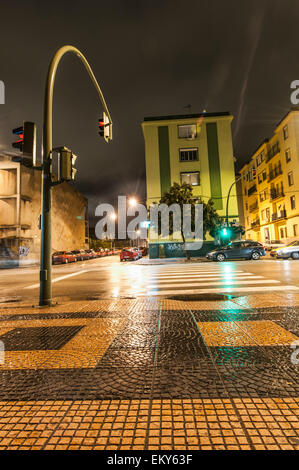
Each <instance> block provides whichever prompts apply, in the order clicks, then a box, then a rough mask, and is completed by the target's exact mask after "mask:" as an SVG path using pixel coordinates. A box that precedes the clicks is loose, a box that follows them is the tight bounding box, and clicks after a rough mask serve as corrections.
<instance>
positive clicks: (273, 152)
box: [266, 143, 280, 162]
mask: <svg viewBox="0 0 299 470" xmlns="http://www.w3.org/2000/svg"><path fill="white" fill-rule="evenodd" d="M279 152H280V147H279V144H278V143H277V144H275V145H273V147H271V148H270V150H269V152H268V153H267V157H266V162H268V161H269V160H271V158H273V157H274V156H275V155H277V154H278V153H279Z"/></svg>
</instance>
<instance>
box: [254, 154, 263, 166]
mask: <svg viewBox="0 0 299 470" xmlns="http://www.w3.org/2000/svg"><path fill="white" fill-rule="evenodd" d="M264 158H265V153H264V151H262V152H261V153H260V154H259V155H258V156H257V157H256V166H259V165H260V164H261V163H263V161H264Z"/></svg>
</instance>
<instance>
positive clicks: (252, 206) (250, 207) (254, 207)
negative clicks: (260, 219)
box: [249, 201, 259, 212]
mask: <svg viewBox="0 0 299 470" xmlns="http://www.w3.org/2000/svg"><path fill="white" fill-rule="evenodd" d="M258 208H259V205H258V202H257V201H255V202H254V203H253V204H251V205H250V206H249V212H254V211H256V210H258Z"/></svg>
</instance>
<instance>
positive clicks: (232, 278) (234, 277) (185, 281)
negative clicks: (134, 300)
mask: <svg viewBox="0 0 299 470" xmlns="http://www.w3.org/2000/svg"><path fill="white" fill-rule="evenodd" d="M237 279H240V281H242V280H245V281H246V279H247V281H246V282H248V281H249V280H251V279H265V278H264V276H253V275H252V274H250V275H249V276H248V275H247V274H244V275H241V274H239V275H233V274H231V275H230V276H229V279H228V278H227V276H225V277H223V276H212V277H211V276H205V277H204V278H203V277H202V278H201V279H186V278H183V279H182V278H180V279H157V280H155V279H151V280H150V282H151V283H155V284H157V285H160V284H165V283H169V282H172V283H173V284H174V285H177V284H178V283H180V282H181V283H182V285H186V284H191V283H193V282H199V283H201V282H203V281H225V282H231V281H236V280H237ZM271 282H273V281H271ZM274 282H275V281H274ZM276 282H280V281H276ZM215 284H217V283H215Z"/></svg>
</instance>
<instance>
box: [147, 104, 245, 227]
mask: <svg viewBox="0 0 299 470" xmlns="http://www.w3.org/2000/svg"><path fill="white" fill-rule="evenodd" d="M232 119H233V116H232V115H231V114H230V113H229V112H219V113H201V114H188V115H179V116H155V117H145V118H144V121H143V123H142V129H143V135H144V140H145V159H146V185H147V205H148V206H149V205H150V204H151V203H153V202H159V200H160V198H161V196H162V194H163V193H164V192H165V191H167V190H168V189H169V187H170V186H171V185H172V184H173V183H174V182H177V183H183V182H186V183H190V184H191V185H192V186H193V188H194V189H193V192H194V195H195V196H201V197H202V199H203V200H204V201H206V202H207V201H208V199H209V198H212V199H213V201H214V203H215V208H216V209H217V212H218V213H219V215H221V216H223V217H224V216H225V211H226V198H227V193H228V190H229V187H230V185H231V183H232V182H233V181H234V179H235V168H234V156H233V145H232V133H231V122H232ZM229 217H230V219H231V220H232V219H238V206H237V198H236V192H235V188H234V189H233V190H232V192H231V197H230V203H229Z"/></svg>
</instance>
